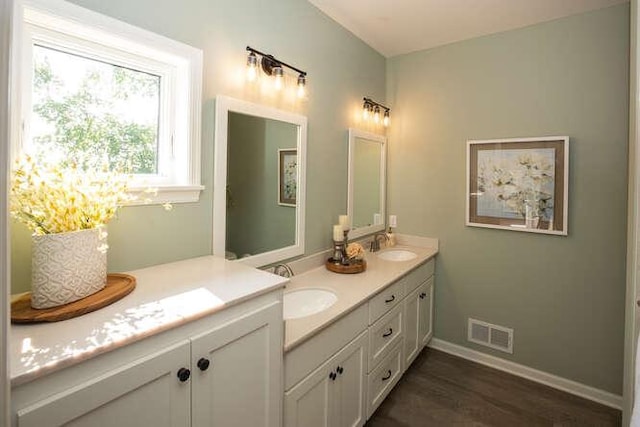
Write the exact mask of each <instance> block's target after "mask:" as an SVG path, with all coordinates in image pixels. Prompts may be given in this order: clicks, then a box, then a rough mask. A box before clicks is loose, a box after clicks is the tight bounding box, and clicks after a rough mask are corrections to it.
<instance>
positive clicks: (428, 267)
mask: <svg viewBox="0 0 640 427" xmlns="http://www.w3.org/2000/svg"><path fill="white" fill-rule="evenodd" d="M434 271H435V261H434V260H433V259H431V260H429V261H427V262H425V263H424V264H422V265H421V266H419V267H418V268H416V269H414V270H413V271H411V272H410V273H409V274H407V275H406V276H404V277H403V278H402V279H401V280H402V281H403V282H404V283H405V294H406V295H408V294H409V293H411V291H413V290H414V289H416V288H417V287H418V286H420V285H421V284H423V283H424V282H425V280H427V279H428V278H429V277H431V276H433V272H434Z"/></svg>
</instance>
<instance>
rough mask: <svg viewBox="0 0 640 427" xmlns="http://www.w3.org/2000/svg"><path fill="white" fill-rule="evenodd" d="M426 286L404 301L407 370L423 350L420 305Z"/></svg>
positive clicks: (405, 367) (405, 363)
mask: <svg viewBox="0 0 640 427" xmlns="http://www.w3.org/2000/svg"><path fill="white" fill-rule="evenodd" d="M423 287H424V284H423V285H422V286H419V287H418V288H417V289H416V290H414V291H413V292H411V293H410V294H409V295H407V297H406V298H405V299H404V321H405V325H404V332H405V335H404V364H403V365H404V366H403V368H404V369H405V370H406V369H407V368H408V367H409V365H411V363H413V361H414V359H415V358H416V357H417V356H418V354H419V353H420V350H421V349H422V337H421V336H420V333H419V331H418V329H419V326H418V325H419V324H420V318H421V317H424V316H421V315H420V310H421V309H422V306H421V305H420V301H421V299H420V294H421V293H422V292H424V290H423Z"/></svg>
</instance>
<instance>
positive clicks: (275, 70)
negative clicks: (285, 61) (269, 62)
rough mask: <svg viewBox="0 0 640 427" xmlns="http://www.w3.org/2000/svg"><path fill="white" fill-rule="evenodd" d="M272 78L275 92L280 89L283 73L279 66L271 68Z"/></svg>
mask: <svg viewBox="0 0 640 427" xmlns="http://www.w3.org/2000/svg"><path fill="white" fill-rule="evenodd" d="M273 76H274V78H275V80H274V83H273V85H274V87H275V88H276V90H280V89H282V85H283V80H284V73H283V71H282V67H281V66H280V65H278V66H276V67H273Z"/></svg>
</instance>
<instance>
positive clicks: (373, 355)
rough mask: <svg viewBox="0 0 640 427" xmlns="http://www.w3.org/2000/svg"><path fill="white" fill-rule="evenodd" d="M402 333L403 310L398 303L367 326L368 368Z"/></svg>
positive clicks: (371, 367)
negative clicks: (371, 324)
mask: <svg viewBox="0 0 640 427" xmlns="http://www.w3.org/2000/svg"><path fill="white" fill-rule="evenodd" d="M403 335H404V311H403V306H402V304H398V305H397V306H396V307H395V308H393V309H392V310H391V311H390V312H388V313H387V314H385V315H384V316H382V317H381V318H380V319H379V320H378V321H377V322H376V323H375V324H373V326H371V327H370V328H369V370H372V369H373V368H374V367H375V366H376V365H377V364H378V363H380V361H381V360H382V359H383V358H384V357H385V356H386V355H387V354H389V352H390V351H391V350H392V349H393V347H394V346H395V345H397V343H398V342H399V341H400V340H401V339H402V337H403Z"/></svg>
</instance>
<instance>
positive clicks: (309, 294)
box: [283, 288, 338, 320]
mask: <svg viewBox="0 0 640 427" xmlns="http://www.w3.org/2000/svg"><path fill="white" fill-rule="evenodd" d="M337 300H338V297H337V296H336V294H334V293H333V292H331V291H328V290H326V289H315V288H312V289H299V290H296V291H291V292H286V293H285V294H284V310H283V311H284V320H288V319H298V318H300V317H306V316H311V315H312V314H316V313H320V312H321V311H324V310H326V309H327V308H329V307H331V306H332V305H333V304H335V302H336V301H337Z"/></svg>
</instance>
